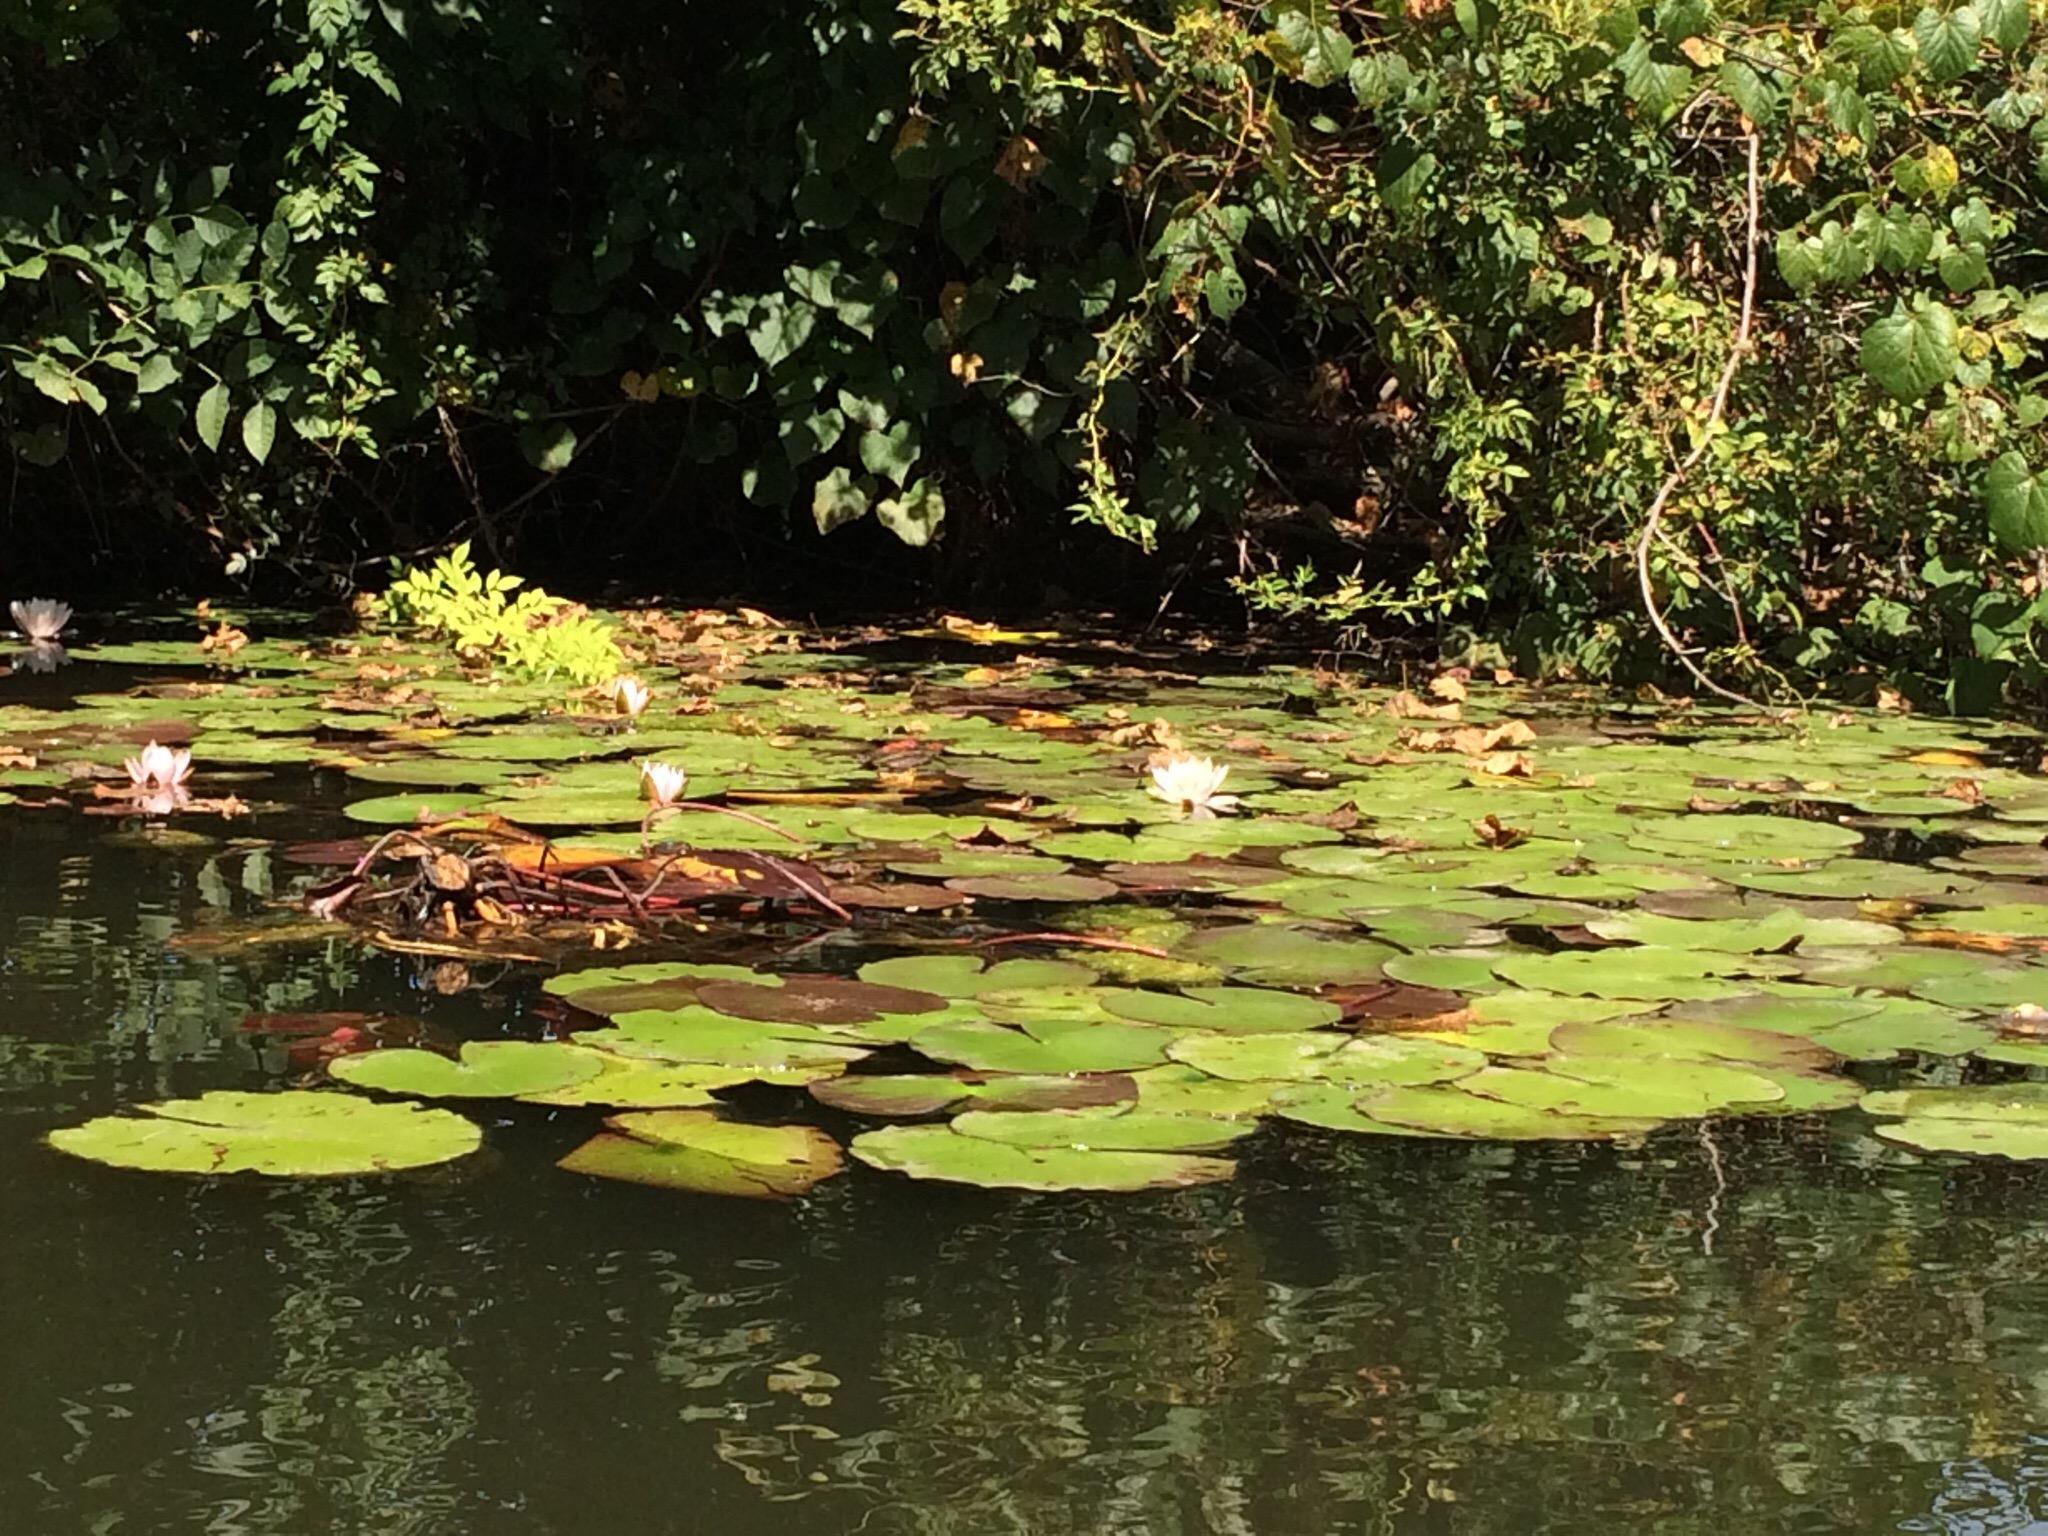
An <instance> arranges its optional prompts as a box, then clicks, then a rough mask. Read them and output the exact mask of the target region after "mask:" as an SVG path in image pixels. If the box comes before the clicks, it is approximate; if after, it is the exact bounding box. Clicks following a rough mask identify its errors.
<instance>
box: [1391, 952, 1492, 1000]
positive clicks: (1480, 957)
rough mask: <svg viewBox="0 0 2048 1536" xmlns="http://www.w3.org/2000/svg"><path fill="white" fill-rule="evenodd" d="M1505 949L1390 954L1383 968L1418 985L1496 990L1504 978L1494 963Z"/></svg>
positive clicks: (1466, 989)
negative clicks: (1497, 974) (1500, 975)
mask: <svg viewBox="0 0 2048 1536" xmlns="http://www.w3.org/2000/svg"><path fill="white" fill-rule="evenodd" d="M1511 953H1514V951H1511V950H1502V949H1486V948H1479V949H1432V950H1425V951H1424V952H1423V953H1421V954H1417V955H1394V956H1391V957H1390V958H1389V959H1388V960H1387V961H1386V963H1385V964H1384V965H1383V966H1382V967H1381V969H1382V970H1384V971H1385V972H1386V974H1387V975H1388V976H1389V977H1391V978H1392V979H1393V980H1395V981H1405V982H1407V983H1408V984H1409V985H1410V986H1415V987H1438V988H1441V989H1442V990H1444V991H1446V992H1497V991H1499V990H1500V988H1501V985H1502V983H1501V981H1500V978H1499V977H1498V976H1496V975H1495V974H1494V969H1493V968H1494V966H1495V965H1496V964H1497V963H1498V962H1499V961H1500V960H1501V958H1502V957H1503V956H1504V955H1507V954H1511Z"/></svg>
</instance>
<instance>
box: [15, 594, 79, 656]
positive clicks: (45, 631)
mask: <svg viewBox="0 0 2048 1536" xmlns="http://www.w3.org/2000/svg"><path fill="white" fill-rule="evenodd" d="M7 611H8V612H9V613H11V614H13V615H14V627H15V629H16V630H17V631H19V632H20V633H21V634H22V635H23V636H25V637H26V638H28V639H30V640H33V641H35V643H36V644H38V645H54V644H55V643H56V640H57V637H58V636H59V635H61V634H63V633H64V626H65V625H67V624H69V623H70V622H71V605H70V604H69V603H60V602H57V601H56V600H55V599H53V598H48V597H32V598H30V599H29V600H28V601H27V602H22V601H20V600H18V599H17V600H16V601H14V602H12V603H9V604H8V605H7Z"/></svg>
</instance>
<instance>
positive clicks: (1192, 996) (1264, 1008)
mask: <svg viewBox="0 0 2048 1536" xmlns="http://www.w3.org/2000/svg"><path fill="white" fill-rule="evenodd" d="M1102 1006H1103V1008H1104V1009H1105V1010H1107V1011H1108V1012H1109V1013H1111V1014H1114V1015H1115V1016H1116V1017H1117V1018H1120V1019H1129V1020H1131V1021H1133V1022H1134V1023H1139V1024H1161V1025H1165V1026H1167V1027H1169V1028H1173V1029H1199V1030H1209V1031H1215V1032H1216V1033H1219V1034H1230V1035H1249V1034H1267V1033H1288V1032H1293V1031H1299V1030H1307V1029H1320V1028H1321V1027H1323V1026H1324V1025H1326V1024H1334V1023H1336V1022H1337V1021H1338V1020H1339V1019H1341V1018H1343V1016H1344V1010H1343V1009H1342V1008H1339V1007H1338V1006H1337V1005H1336V1004H1335V1003H1326V1002H1324V1001H1323V1000H1322V999H1321V998H1315V997H1305V996H1303V995H1302V994H1301V993H1299V992H1282V991H1278V990H1276V989H1274V988H1270V987H1183V988H1181V990H1180V991H1179V992H1140V991H1114V992H1110V993H1108V994H1107V995H1106V996H1105V997H1104V998H1103V1001H1102Z"/></svg>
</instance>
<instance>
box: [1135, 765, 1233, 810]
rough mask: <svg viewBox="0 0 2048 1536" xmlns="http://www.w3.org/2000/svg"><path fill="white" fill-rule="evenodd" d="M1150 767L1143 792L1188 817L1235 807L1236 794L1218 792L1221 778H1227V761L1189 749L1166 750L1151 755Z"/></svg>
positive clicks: (1228, 770)
mask: <svg viewBox="0 0 2048 1536" xmlns="http://www.w3.org/2000/svg"><path fill="white" fill-rule="evenodd" d="M1151 769H1152V782H1151V783H1150V784H1149V785H1147V786H1146V790H1147V793H1149V794H1151V795H1153V796H1154V797H1155V798H1157V799H1160V800H1164V801H1165V802H1166V803H1167V804H1168V805H1171V806H1175V807H1177V808H1179V809H1180V810H1182V811H1185V812H1187V813H1188V814H1189V815H1191V816H1204V815H1213V814H1215V813H1216V812H1219V811H1221V812H1226V813H1227V812H1230V811H1234V810H1236V809H1237V796H1235V795H1226V794H1221V793H1219V791H1220V790H1221V789H1222V788H1223V781H1224V780H1225V779H1227V778H1229V777H1230V768H1229V766H1228V765H1227V764H1224V763H1219V762H1217V761H1215V759H1213V758H1207V757H1196V756H1195V755H1194V754H1193V753H1192V752H1168V753H1165V754H1163V755H1161V756H1159V757H1155V758H1154V759H1153V760H1152V763H1151Z"/></svg>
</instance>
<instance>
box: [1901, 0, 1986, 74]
mask: <svg viewBox="0 0 2048 1536" xmlns="http://www.w3.org/2000/svg"><path fill="white" fill-rule="evenodd" d="M1982 37H1983V27H1982V24H1981V23H1980V22H1979V21H1978V19H1977V10H1976V7H1975V6H1973V5H1955V6H1952V7H1951V8H1950V9H1949V10H1947V11H1945V12H1944V11H1939V10H1936V9H1935V8H1934V7H1933V6H1931V5H1929V6H1923V7H1922V8H1921V11H1920V14H1919V15H1917V16H1915V17H1914V18H1913V41H1914V42H1915V43H1916V44H1917V45H1918V46H1919V49H1920V61H1921V62H1922V63H1923V64H1925V65H1926V66H1927V73H1928V74H1929V75H1930V76H1932V77H1933V78H1934V79H1936V80H1954V79H1956V78H1957V77H1958V76H1960V75H1966V74H1968V73H1969V72H1970V71H1971V70H1972V69H1974V68H1975V67H1976V64H1977V48H1978V44H1979V43H1980V42H1981V40H1982Z"/></svg>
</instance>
